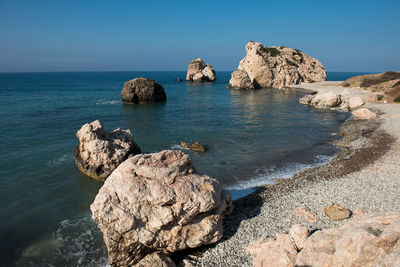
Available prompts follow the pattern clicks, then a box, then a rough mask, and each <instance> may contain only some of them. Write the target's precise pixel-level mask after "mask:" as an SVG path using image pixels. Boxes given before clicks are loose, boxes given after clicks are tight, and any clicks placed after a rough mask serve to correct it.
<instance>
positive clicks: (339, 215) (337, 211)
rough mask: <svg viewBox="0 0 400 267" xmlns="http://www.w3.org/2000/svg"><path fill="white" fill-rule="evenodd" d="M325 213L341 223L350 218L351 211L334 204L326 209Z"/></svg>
mask: <svg viewBox="0 0 400 267" xmlns="http://www.w3.org/2000/svg"><path fill="white" fill-rule="evenodd" d="M324 213H325V214H326V216H328V217H329V218H330V219H332V220H334V221H341V220H344V219H347V218H349V217H350V214H351V212H350V210H348V209H346V208H343V207H341V206H339V205H337V204H332V205H330V206H328V207H326V208H325V209H324Z"/></svg>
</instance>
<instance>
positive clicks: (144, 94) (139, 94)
mask: <svg viewBox="0 0 400 267" xmlns="http://www.w3.org/2000/svg"><path fill="white" fill-rule="evenodd" d="M121 98H122V101H123V102H124V103H125V104H143V103H153V102H163V101H166V100H167V95H166V94H165V91H164V88H163V87H162V86H161V85H159V84H158V83H156V82H155V81H153V80H149V79H147V78H143V77H141V78H135V79H133V80H130V81H129V82H126V83H125V85H124V87H123V88H122V92H121Z"/></svg>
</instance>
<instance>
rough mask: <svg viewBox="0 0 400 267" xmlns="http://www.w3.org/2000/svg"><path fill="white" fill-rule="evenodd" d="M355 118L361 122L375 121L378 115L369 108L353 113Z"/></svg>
mask: <svg viewBox="0 0 400 267" xmlns="http://www.w3.org/2000/svg"><path fill="white" fill-rule="evenodd" d="M353 115H354V118H356V119H360V120H370V119H375V118H376V114H375V113H374V112H372V111H371V110H369V109H367V108H360V109H357V110H355V111H353Z"/></svg>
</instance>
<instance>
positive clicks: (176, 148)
mask: <svg viewBox="0 0 400 267" xmlns="http://www.w3.org/2000/svg"><path fill="white" fill-rule="evenodd" d="M171 149H173V150H190V149H189V148H187V147H183V146H181V145H178V144H175V145H172V146H171Z"/></svg>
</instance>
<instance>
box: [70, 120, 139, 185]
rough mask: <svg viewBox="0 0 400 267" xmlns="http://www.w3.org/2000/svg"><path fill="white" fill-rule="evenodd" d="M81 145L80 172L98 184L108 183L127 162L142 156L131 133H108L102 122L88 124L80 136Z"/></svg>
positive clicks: (77, 153) (76, 153) (78, 152)
mask: <svg viewBox="0 0 400 267" xmlns="http://www.w3.org/2000/svg"><path fill="white" fill-rule="evenodd" d="M76 137H78V139H79V144H78V146H77V147H76V148H75V151H74V159H75V163H76V165H77V166H78V169H79V170H80V171H81V172H83V173H84V174H86V175H87V176H89V177H91V178H93V179H96V180H105V179H106V178H107V177H108V176H109V175H110V174H111V172H112V171H113V170H114V169H115V168H117V167H118V166H119V164H121V163H122V162H124V161H125V160H126V159H127V158H129V157H132V156H134V155H136V154H139V153H141V151H140V148H139V146H138V145H137V144H136V143H135V141H134V140H133V137H132V133H131V131H130V130H122V129H119V128H118V129H115V130H113V131H112V132H109V133H108V132H106V131H104V126H103V124H102V123H101V122H100V121H99V120H95V121H93V122H91V123H86V124H85V125H83V126H82V128H81V129H80V130H79V131H78V132H77V133H76Z"/></svg>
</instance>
